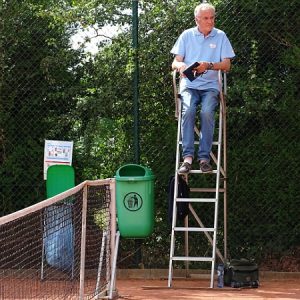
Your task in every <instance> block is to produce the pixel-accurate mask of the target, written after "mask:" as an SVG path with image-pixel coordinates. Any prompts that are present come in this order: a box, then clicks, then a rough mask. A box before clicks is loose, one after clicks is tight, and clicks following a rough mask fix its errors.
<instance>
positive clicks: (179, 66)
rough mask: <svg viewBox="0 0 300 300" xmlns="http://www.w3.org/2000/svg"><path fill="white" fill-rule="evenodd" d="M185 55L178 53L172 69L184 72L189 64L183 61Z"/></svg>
mask: <svg viewBox="0 0 300 300" xmlns="http://www.w3.org/2000/svg"><path fill="white" fill-rule="evenodd" d="M183 60H184V57H183V56H181V55H176V56H175V58H174V60H173V63H172V70H176V69H177V71H178V72H180V74H182V72H183V71H184V70H185V69H186V67H187V65H186V64H185V63H184V62H183Z"/></svg>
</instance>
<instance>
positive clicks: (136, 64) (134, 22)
mask: <svg viewBox="0 0 300 300" xmlns="http://www.w3.org/2000/svg"><path fill="white" fill-rule="evenodd" d="M138 27H139V16H138V0H133V1H132V48H133V55H134V57H133V59H134V73H133V107H134V160H135V163H136V164H139V163H140V140H139V123H140V122H139V55H138V54H139V53H138V49H139V42H138ZM141 244H142V242H141V240H137V239H136V240H135V250H136V255H135V260H136V265H139V264H140V262H141V259H142V252H141Z"/></svg>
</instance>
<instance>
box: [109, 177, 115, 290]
mask: <svg viewBox="0 0 300 300" xmlns="http://www.w3.org/2000/svg"><path fill="white" fill-rule="evenodd" d="M110 195H111V200H110V205H109V210H110V220H111V223H110V226H111V228H110V229H111V230H110V235H111V236H110V248H111V251H110V257H111V258H112V255H113V253H115V248H116V232H117V218H116V180H115V179H114V178H111V179H110ZM113 267H114V266H113V259H111V261H110V273H112V271H113ZM110 277H111V274H110ZM111 285H113V286H111ZM108 290H115V281H114V280H113V282H110V283H109V289H108Z"/></svg>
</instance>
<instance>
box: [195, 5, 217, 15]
mask: <svg viewBox="0 0 300 300" xmlns="http://www.w3.org/2000/svg"><path fill="white" fill-rule="evenodd" d="M203 10H212V11H213V12H214V13H215V12H216V9H215V7H214V6H213V5H211V4H209V3H201V4H199V5H197V6H196V7H195V11H194V15H195V17H196V16H197V15H198V14H199V12H200V11H203Z"/></svg>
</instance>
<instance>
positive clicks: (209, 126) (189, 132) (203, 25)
mask: <svg viewBox="0 0 300 300" xmlns="http://www.w3.org/2000/svg"><path fill="white" fill-rule="evenodd" d="M194 15H195V22H196V25H197V26H196V27H193V28H190V29H187V30H185V31H184V32H183V33H182V34H181V35H180V36H179V38H178V40H177V41H176V43H175V45H174V46H173V48H172V50H171V53H172V54H174V55H175V58H174V61H173V63H172V68H173V69H177V70H178V71H179V73H180V75H181V81H180V94H181V99H182V123H181V133H182V156H183V163H182V165H181V166H180V168H179V170H178V173H179V174H187V173H189V171H190V170H191V165H192V162H193V159H194V124H195V118H196V109H197V106H198V105H199V104H201V112H200V122H201V133H200V141H199V149H198V161H199V164H200V170H201V171H202V172H203V173H209V172H212V166H211V164H210V151H211V147H212V142H213V133H214V124H215V120H214V113H215V110H216V107H217V106H218V104H219V93H220V91H219V84H218V72H216V71H218V70H222V71H229V70H230V64H231V63H230V59H231V58H233V57H234V56H235V54H234V51H233V49H232V46H231V44H230V42H229V40H228V38H227V36H226V34H225V33H224V32H223V31H221V30H219V29H217V28H214V24H215V8H214V6H212V5H211V4H208V3H202V4H200V5H198V6H196V8H195V11H194ZM194 62H198V63H199V65H198V67H196V68H195V69H194V70H193V71H194V72H197V74H200V76H198V77H196V78H195V79H194V80H193V81H190V80H189V79H188V78H187V77H186V76H185V75H184V73H183V72H184V70H185V69H186V68H187V67H188V66H189V65H191V64H193V63H194Z"/></svg>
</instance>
